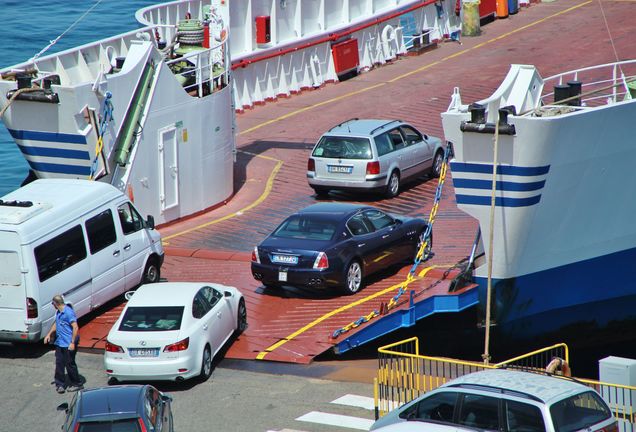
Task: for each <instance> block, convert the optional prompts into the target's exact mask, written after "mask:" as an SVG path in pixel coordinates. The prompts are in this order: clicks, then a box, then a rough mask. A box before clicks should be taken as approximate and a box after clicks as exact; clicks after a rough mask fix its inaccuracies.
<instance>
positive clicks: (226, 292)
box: [223, 291, 234, 297]
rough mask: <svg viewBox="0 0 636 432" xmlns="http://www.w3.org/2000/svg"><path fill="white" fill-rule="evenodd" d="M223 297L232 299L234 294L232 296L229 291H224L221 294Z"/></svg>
mask: <svg viewBox="0 0 636 432" xmlns="http://www.w3.org/2000/svg"><path fill="white" fill-rule="evenodd" d="M223 295H224V296H225V297H232V296H233V295H234V294H232V293H231V292H230V291H225V292H224V293H223Z"/></svg>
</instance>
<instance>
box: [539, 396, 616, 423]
mask: <svg viewBox="0 0 636 432" xmlns="http://www.w3.org/2000/svg"><path fill="white" fill-rule="evenodd" d="M550 414H551V415H552V421H553V422H554V429H555V430H557V431H559V432H572V431H577V430H582V429H587V428H589V427H591V426H593V425H595V424H597V423H601V422H603V421H605V420H607V419H609V418H611V417H612V413H611V412H610V410H609V408H608V407H607V405H606V404H605V402H603V400H602V399H601V398H600V396H599V395H598V394H596V393H594V392H591V391H588V392H585V393H580V394H577V395H575V396H572V397H569V398H567V399H563V400H562V401H559V402H557V403H555V404H553V405H552V406H551V407H550Z"/></svg>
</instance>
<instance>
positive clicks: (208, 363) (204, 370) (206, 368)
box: [199, 345, 212, 381]
mask: <svg viewBox="0 0 636 432" xmlns="http://www.w3.org/2000/svg"><path fill="white" fill-rule="evenodd" d="M210 375H212V351H211V350H210V345H206V346H205V349H204V350H203V358H202V359H201V374H200V375H199V376H200V377H201V380H203V381H206V380H207V379H208V378H210Z"/></svg>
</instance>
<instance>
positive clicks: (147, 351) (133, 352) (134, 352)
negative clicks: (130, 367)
mask: <svg viewBox="0 0 636 432" xmlns="http://www.w3.org/2000/svg"><path fill="white" fill-rule="evenodd" d="M129 352H130V356H131V357H157V356H158V355H159V349H157V348H130V350H129Z"/></svg>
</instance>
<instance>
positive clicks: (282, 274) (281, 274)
mask: <svg viewBox="0 0 636 432" xmlns="http://www.w3.org/2000/svg"><path fill="white" fill-rule="evenodd" d="M278 281H279V282H287V272H286V271H281V272H278Z"/></svg>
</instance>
